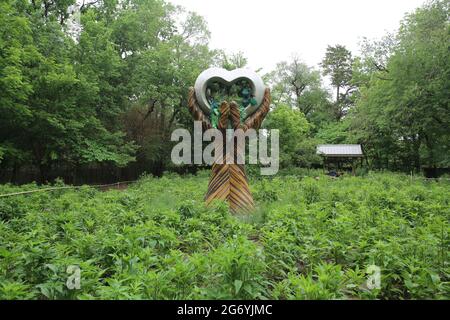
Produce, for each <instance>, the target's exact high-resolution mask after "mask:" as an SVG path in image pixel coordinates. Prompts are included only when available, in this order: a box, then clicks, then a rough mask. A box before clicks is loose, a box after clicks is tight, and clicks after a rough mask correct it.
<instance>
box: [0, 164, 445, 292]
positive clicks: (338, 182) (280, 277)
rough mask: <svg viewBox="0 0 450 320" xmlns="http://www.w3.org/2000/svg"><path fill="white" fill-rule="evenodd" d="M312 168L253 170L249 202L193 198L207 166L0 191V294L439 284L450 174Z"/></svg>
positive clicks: (406, 288) (428, 288) (399, 288)
mask: <svg viewBox="0 0 450 320" xmlns="http://www.w3.org/2000/svg"><path fill="white" fill-rule="evenodd" d="M316 175H317V172H314V173H313V174H310V175H309V176H308V175H306V176H305V175H299V174H295V175H282V176H279V177H275V178H270V179H267V178H264V179H262V178H261V179H258V178H254V179H252V181H251V187H252V191H253V193H254V196H255V199H256V201H257V204H258V209H257V212H256V213H255V214H253V215H251V216H232V215H230V214H229V213H228V210H227V207H226V205H225V204H224V203H216V204H214V205H213V206H212V207H210V208H205V206H204V205H203V201H202V199H203V194H204V192H205V190H206V187H207V182H208V172H202V173H200V174H199V175H197V176H188V177H180V176H177V175H165V176H164V177H162V178H159V179H158V178H153V177H143V178H141V179H140V180H139V181H138V182H137V183H135V184H133V185H130V186H129V188H127V189H126V190H122V191H117V190H111V191H107V192H101V191H98V190H96V189H94V188H90V187H83V188H80V189H78V190H61V191H53V192H42V193H34V194H30V195H22V196H15V197H7V198H0V299H205V298H209V299H226V298H230V299H266V298H269V299H419V298H425V299H431V298H433V299H446V298H447V299H448V298H449V297H450V289H449V273H450V272H449V260H448V257H449V250H448V248H449V238H448V234H449V217H450V206H449V201H450V200H449V199H450V197H449V195H450V184H449V183H448V182H446V181H440V182H437V181H422V180H414V181H411V180H410V179H409V177H408V176H405V175H401V174H393V173H371V174H369V175H366V176H364V177H350V176H349V177H344V178H339V179H334V180H333V179H331V178H329V177H326V176H323V175H319V176H318V177H315V176H316ZM34 188H37V186H35V185H26V186H22V187H15V186H10V185H3V186H1V187H0V194H5V193H8V192H14V191H23V190H27V189H34ZM71 265H75V266H79V267H80V270H81V281H80V289H73V290H70V289H69V288H68V287H67V286H66V281H67V279H68V276H69V274H68V273H67V268H68V266H71ZM370 265H376V266H378V267H379V268H380V272H381V273H380V274H381V281H380V288H379V289H377V288H373V289H370V288H368V287H367V279H368V276H370V275H369V274H367V268H368V267H369V266H370Z"/></svg>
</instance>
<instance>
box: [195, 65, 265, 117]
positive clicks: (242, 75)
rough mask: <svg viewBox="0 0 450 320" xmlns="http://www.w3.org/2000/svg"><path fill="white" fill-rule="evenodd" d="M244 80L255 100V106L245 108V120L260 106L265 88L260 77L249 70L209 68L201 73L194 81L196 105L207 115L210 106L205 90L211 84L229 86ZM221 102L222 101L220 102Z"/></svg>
mask: <svg viewBox="0 0 450 320" xmlns="http://www.w3.org/2000/svg"><path fill="white" fill-rule="evenodd" d="M240 80H246V81H248V82H249V84H250V86H251V89H252V93H253V95H254V98H255V100H256V105H254V106H253V105H249V106H248V107H246V108H245V117H244V118H247V117H248V116H250V115H251V114H252V113H254V112H255V111H256V110H258V108H259V107H260V106H261V103H262V101H263V98H264V91H265V89H266V86H265V85H264V82H263V80H262V79H261V77H260V76H259V75H258V74H257V73H256V72H253V71H251V70H249V69H235V70H232V71H228V70H225V69H222V68H209V69H206V70H205V71H203V72H202V73H201V74H200V75H199V76H198V78H197V80H196V81H195V87H194V88H195V96H196V97H197V101H198V104H199V106H200V108H201V109H202V110H203V112H204V113H205V114H207V115H209V114H210V112H211V106H210V104H209V102H208V99H207V97H206V89H207V87H208V85H209V84H210V83H212V82H220V83H223V84H224V85H228V86H231V85H232V84H233V83H235V82H237V81H240ZM220 102H222V101H220Z"/></svg>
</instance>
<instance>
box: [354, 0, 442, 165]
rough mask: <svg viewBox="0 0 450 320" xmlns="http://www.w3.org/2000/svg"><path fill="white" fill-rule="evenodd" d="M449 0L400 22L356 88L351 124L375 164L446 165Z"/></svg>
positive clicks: (429, 5)
mask: <svg viewBox="0 0 450 320" xmlns="http://www.w3.org/2000/svg"><path fill="white" fill-rule="evenodd" d="M449 12H450V11H449V1H448V0H435V1H431V2H430V3H428V4H426V5H425V6H423V7H422V8H419V9H417V10H416V11H415V12H414V13H412V14H409V15H408V16H407V17H406V18H405V19H404V20H403V21H402V23H401V27H400V30H399V33H398V34H397V37H396V39H397V41H398V44H397V45H396V46H395V49H394V50H393V53H392V54H391V55H390V57H389V58H388V59H387V63H386V66H385V67H384V68H383V69H382V70H376V71H375V72H374V73H373V74H372V76H371V77H370V81H369V82H368V84H367V85H366V86H363V87H362V89H361V98H360V99H358V103H357V110H356V111H357V114H356V115H355V120H354V122H355V125H356V126H358V127H359V129H360V130H361V131H362V132H363V133H364V134H363V136H364V135H365V139H366V141H365V142H366V143H367V145H368V146H370V148H369V152H370V153H372V155H373V157H374V158H375V159H376V162H377V163H378V165H383V166H385V167H390V168H393V169H398V168H402V169H406V170H410V169H416V170H419V169H420V168H421V167H422V166H423V165H426V166H427V167H437V166H448V165H449V163H450V161H449V156H448V150H449V147H450V146H449V141H450V140H449V132H448V128H449V127H450V115H449V112H448V102H449V100H450V99H449V98H450V97H449V92H450V90H449V89H450V88H449V81H448V79H449V75H450V66H449V61H450V54H449V51H448V31H449V23H448V21H449Z"/></svg>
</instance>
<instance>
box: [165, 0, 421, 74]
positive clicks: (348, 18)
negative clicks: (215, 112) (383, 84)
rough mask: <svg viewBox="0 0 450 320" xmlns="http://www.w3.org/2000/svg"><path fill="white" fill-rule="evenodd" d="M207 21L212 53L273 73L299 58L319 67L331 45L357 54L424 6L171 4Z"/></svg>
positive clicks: (280, 0) (398, 0)
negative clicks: (241, 57) (236, 55)
mask: <svg viewBox="0 0 450 320" xmlns="http://www.w3.org/2000/svg"><path fill="white" fill-rule="evenodd" d="M169 1H170V2H172V3H174V4H179V5H182V6H184V7H185V8H187V9H188V10H190V11H195V12H197V13H199V14H200V15H202V16H203V17H205V18H206V20H207V22H208V26H209V30H210V31H211V47H212V48H220V49H225V50H226V51H227V52H238V51H242V52H244V54H245V56H246V57H247V58H248V59H249V67H250V68H252V69H258V68H263V70H264V71H265V72H267V71H270V70H272V68H273V67H274V66H275V64H276V63H277V62H280V61H283V60H289V58H290V57H292V55H294V54H297V55H298V56H299V57H300V58H301V59H302V60H303V61H304V62H306V63H307V64H309V65H311V66H316V67H317V65H318V63H319V62H320V61H321V59H322V58H323V56H324V54H325V50H326V47H327V45H335V44H343V45H345V46H347V48H348V49H350V50H351V51H352V52H354V53H357V52H358V51H357V50H358V43H359V41H360V40H361V38H362V37H364V36H365V37H368V38H380V37H382V36H383V35H384V34H385V33H386V31H394V30H396V29H397V28H398V26H399V23H400V20H401V19H402V18H403V16H404V14H405V13H406V12H410V11H413V10H414V9H415V8H417V7H419V6H421V5H422V4H424V3H425V0H169Z"/></svg>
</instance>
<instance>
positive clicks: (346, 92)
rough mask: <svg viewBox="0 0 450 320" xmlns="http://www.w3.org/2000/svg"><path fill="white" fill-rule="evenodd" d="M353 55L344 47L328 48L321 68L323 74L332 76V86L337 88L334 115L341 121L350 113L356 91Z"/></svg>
mask: <svg viewBox="0 0 450 320" xmlns="http://www.w3.org/2000/svg"><path fill="white" fill-rule="evenodd" d="M352 65H353V57H352V53H351V52H350V51H349V50H348V49H347V48H346V47H345V46H342V45H336V46H328V47H327V51H326V53H325V57H324V59H323V60H322V63H321V66H322V68H323V74H324V75H325V76H330V78H331V84H332V85H333V86H334V87H335V88H336V101H335V103H334V108H333V109H334V115H335V117H336V120H340V119H341V118H342V117H343V116H344V115H345V113H346V112H347V111H348V108H349V105H350V102H351V99H350V97H351V94H352V92H353V91H354V90H355V86H354V85H353V84H352V69H353V68H352Z"/></svg>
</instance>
